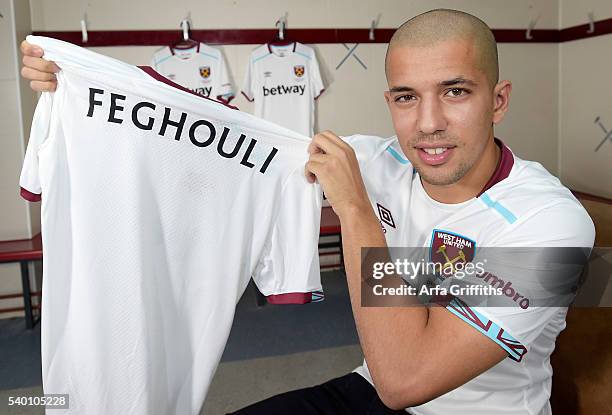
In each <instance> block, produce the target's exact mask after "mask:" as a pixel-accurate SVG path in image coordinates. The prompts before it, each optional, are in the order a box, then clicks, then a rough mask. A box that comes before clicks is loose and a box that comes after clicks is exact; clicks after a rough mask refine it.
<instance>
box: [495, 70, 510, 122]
mask: <svg viewBox="0 0 612 415" xmlns="http://www.w3.org/2000/svg"><path fill="white" fill-rule="evenodd" d="M511 92H512V82H510V81H506V80H504V81H500V82H498V83H497V85H495V88H494V89H493V93H494V97H493V104H494V108H493V124H499V123H500V122H501V121H502V120H503V119H504V116H505V115H506V111H508V108H509V107H510V93H511Z"/></svg>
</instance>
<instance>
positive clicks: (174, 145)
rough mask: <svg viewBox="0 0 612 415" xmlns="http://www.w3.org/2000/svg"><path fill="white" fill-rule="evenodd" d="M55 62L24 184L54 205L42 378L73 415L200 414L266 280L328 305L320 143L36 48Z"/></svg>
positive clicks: (84, 57)
mask: <svg viewBox="0 0 612 415" xmlns="http://www.w3.org/2000/svg"><path fill="white" fill-rule="evenodd" d="M27 39H28V42H30V43H32V44H34V45H38V46H40V47H41V48H42V49H43V50H44V51H45V57H46V58H48V59H50V60H54V61H55V62H57V64H58V65H59V67H60V68H61V71H60V72H59V73H58V87H57V91H56V92H54V93H43V95H42V96H41V98H40V101H39V103H38V106H37V108H36V112H35V115H34V120H33V125H32V133H31V136H30V140H29V143H28V147H27V151H26V155H25V160H24V164H23V169H22V173H21V178H20V185H21V187H22V191H21V193H22V195H23V196H24V197H25V198H27V199H28V200H40V199H41V197H42V207H41V221H42V237H43V255H44V258H45V260H44V263H43V274H44V280H43V297H42V304H44V305H43V307H42V328H41V333H42V336H41V337H42V374H43V389H44V391H45V393H51V394H65V393H67V394H69V399H70V409H69V410H67V411H61V410H52V411H50V412H49V413H53V414H56V413H58V414H59V413H73V414H88V415H89V414H101V415H102V414H103V415H108V414H148V415H149V414H197V413H199V411H200V408H201V406H202V404H203V401H204V398H205V396H206V392H207V390H208V387H209V384H210V381H211V378H212V376H213V374H214V372H215V369H216V367H217V364H218V362H219V359H220V357H221V354H222V352H223V348H224V345H225V342H226V340H227V337H228V335H229V332H230V328H231V325H232V319H233V316H234V309H235V305H236V303H237V301H238V299H239V298H240V296H241V294H242V293H243V291H244V289H245V287H246V286H247V283H248V281H249V279H250V277H251V276H252V277H253V279H254V280H255V282H256V284H257V286H258V287H259V289H260V290H261V292H262V293H263V294H265V295H266V296H268V299H269V301H270V302H272V303H306V302H310V301H317V300H320V299H322V293H321V284H320V277H319V262H318V252H317V239H318V233H319V221H320V214H321V191H320V187H319V186H318V185H313V184H309V183H308V182H307V181H306V179H305V177H304V164H305V162H306V160H307V159H308V154H307V146H308V143H309V142H310V139H309V138H307V137H304V136H301V135H299V134H296V133H294V132H292V131H290V130H287V129H285V128H282V127H278V126H276V125H274V124H272V123H269V122H267V121H263V120H260V119H257V118H256V117H254V116H252V115H249V114H246V113H243V112H240V111H237V110H235V109H232V108H228V107H227V106H225V105H223V104H221V103H219V102H215V101H211V100H208V99H205V98H203V97H201V96H198V95H196V94H194V93H191V92H189V91H187V90H181V89H177V87H175V86H173V85H172V83H171V82H169V81H167V82H168V83H165V82H162V81H163V79H162V80H158V79H155V78H153V76H156V75H157V73H156V72H155V71H153V70H151V69H150V68H148V69H147V70H146V71H145V70H142V69H140V68H137V67H134V66H131V65H128V64H126V63H123V62H120V61H117V60H114V59H112V58H108V57H105V56H102V55H98V54H96V53H93V52H91V51H89V50H86V49H82V48H79V47H77V46H74V45H71V44H68V43H65V42H61V41H58V40H54V39H50V38H44V37H37V36H28V38H27Z"/></svg>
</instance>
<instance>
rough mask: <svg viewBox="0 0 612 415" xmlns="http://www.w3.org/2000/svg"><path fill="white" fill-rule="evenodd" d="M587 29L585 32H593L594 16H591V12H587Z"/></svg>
mask: <svg viewBox="0 0 612 415" xmlns="http://www.w3.org/2000/svg"><path fill="white" fill-rule="evenodd" d="M588 16H589V29H588V30H587V33H589V34H590V33H595V17H594V16H593V12H589V14H588Z"/></svg>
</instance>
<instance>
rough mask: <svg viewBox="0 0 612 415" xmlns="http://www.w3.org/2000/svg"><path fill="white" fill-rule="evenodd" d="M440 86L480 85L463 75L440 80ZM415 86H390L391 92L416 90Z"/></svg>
mask: <svg viewBox="0 0 612 415" xmlns="http://www.w3.org/2000/svg"><path fill="white" fill-rule="evenodd" d="M438 85H440V86H452V85H470V86H476V85H478V84H477V83H476V82H474V81H472V80H471V79H467V78H464V77H462V76H458V77H457V78H453V79H449V80H447V81H440V83H439V84H438ZM414 90H415V89H414V88H412V87H410V86H394V87H392V88H389V92H414Z"/></svg>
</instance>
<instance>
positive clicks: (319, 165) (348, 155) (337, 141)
mask: <svg viewBox="0 0 612 415" xmlns="http://www.w3.org/2000/svg"><path fill="white" fill-rule="evenodd" d="M308 153H309V154H310V159H309V160H308V162H307V163H306V177H307V179H308V181H309V182H311V183H314V181H315V180H318V181H319V183H320V184H321V186H322V187H323V191H324V192H325V196H326V197H327V200H328V201H329V204H330V205H331V206H332V208H333V209H334V212H336V214H337V215H338V216H339V217H340V219H342V217H343V216H345V215H350V214H354V213H356V212H359V211H361V212H366V211H369V210H371V209H372V208H371V207H370V202H369V199H368V195H367V193H366V190H365V186H364V184H363V179H362V178H361V172H360V171H359V163H358V162H357V157H356V156H355V152H354V151H353V149H352V148H351V146H349V145H348V144H347V143H345V142H344V141H343V140H342V139H341V138H340V137H338V136H337V135H335V134H334V133H332V132H331V131H324V132H322V133H320V134H317V135H315V136H314V137H313V139H312V142H311V143H310V145H309V147H308Z"/></svg>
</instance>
